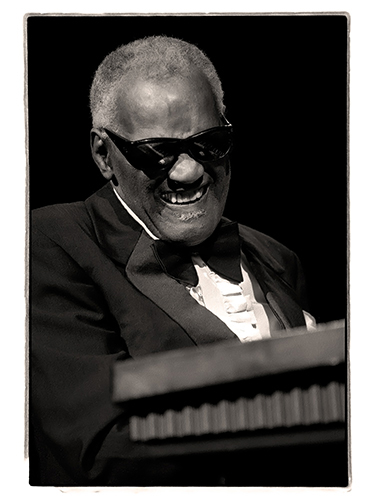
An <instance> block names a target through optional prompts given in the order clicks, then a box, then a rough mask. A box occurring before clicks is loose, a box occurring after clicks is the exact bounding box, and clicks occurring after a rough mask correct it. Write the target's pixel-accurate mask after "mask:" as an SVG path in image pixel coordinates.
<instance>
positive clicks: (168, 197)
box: [161, 185, 208, 205]
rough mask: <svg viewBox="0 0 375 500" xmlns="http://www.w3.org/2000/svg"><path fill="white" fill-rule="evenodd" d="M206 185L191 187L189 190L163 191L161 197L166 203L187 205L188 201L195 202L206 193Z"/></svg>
mask: <svg viewBox="0 0 375 500" xmlns="http://www.w3.org/2000/svg"><path fill="white" fill-rule="evenodd" d="M207 189H208V185H206V186H203V187H201V188H199V189H191V190H190V191H177V192H170V193H163V194H162V195H161V198H162V199H163V200H164V201H165V202H166V203H171V204H172V205H188V204H190V203H196V202H197V201H199V200H200V199H201V198H203V196H204V195H205V194H206V192H207Z"/></svg>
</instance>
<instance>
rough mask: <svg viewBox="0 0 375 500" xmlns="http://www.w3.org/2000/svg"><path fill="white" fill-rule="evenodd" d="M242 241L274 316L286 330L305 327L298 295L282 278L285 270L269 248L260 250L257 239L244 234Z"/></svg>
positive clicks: (251, 267) (244, 250)
mask: <svg viewBox="0 0 375 500" xmlns="http://www.w3.org/2000/svg"><path fill="white" fill-rule="evenodd" d="M241 239H242V249H243V252H244V254H245V256H246V258H247V260H248V263H249V266H250V270H251V271H252V273H253V274H254V276H255V278H256V279H257V280H258V282H259V285H260V287H261V289H262V291H263V293H264V296H265V298H266V300H267V302H268V304H269V306H270V308H271V310H272V312H273V314H274V315H275V316H276V318H277V319H278V320H279V322H280V323H281V324H282V325H283V326H284V328H295V327H298V326H305V319H304V316H303V312H302V309H301V306H300V305H299V304H298V300H297V297H296V294H295V292H294V290H293V289H292V287H291V286H290V285H289V284H288V283H287V282H286V281H285V280H284V279H283V277H282V275H283V274H284V273H285V269H284V268H283V267H282V266H281V265H280V263H279V262H278V261H277V260H276V259H275V258H274V257H273V256H272V254H271V253H270V252H269V251H268V249H267V248H263V247H262V248H260V247H259V245H258V243H257V241H255V239H250V238H248V237H247V236H246V235H245V234H243V233H242V234H241Z"/></svg>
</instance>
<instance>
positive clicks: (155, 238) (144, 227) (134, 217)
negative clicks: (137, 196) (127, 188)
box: [113, 188, 159, 240]
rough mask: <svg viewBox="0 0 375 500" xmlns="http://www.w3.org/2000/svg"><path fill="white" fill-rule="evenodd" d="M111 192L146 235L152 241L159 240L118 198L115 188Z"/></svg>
mask: <svg viewBox="0 0 375 500" xmlns="http://www.w3.org/2000/svg"><path fill="white" fill-rule="evenodd" d="M113 191H114V192H115V195H116V196H117V198H118V200H119V201H120V203H121V205H122V206H123V207H124V208H125V210H126V211H127V212H128V214H129V215H130V216H131V217H133V219H134V220H135V221H136V222H138V224H139V225H140V226H142V227H143V229H144V230H145V231H146V233H147V234H148V235H149V236H150V237H151V238H152V239H153V240H158V239H159V238H158V237H156V236H155V235H154V234H152V232H151V231H150V230H149V229H148V227H147V226H146V224H145V223H144V222H143V221H141V219H140V218H139V217H138V216H137V215H136V214H135V213H134V212H133V210H132V209H131V208H130V207H129V206H128V205H127V204H126V203H125V201H124V200H123V199H122V198H121V197H120V195H119V194H118V192H117V191H116V189H115V188H113Z"/></svg>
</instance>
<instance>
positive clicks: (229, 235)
mask: <svg viewBox="0 0 375 500" xmlns="http://www.w3.org/2000/svg"><path fill="white" fill-rule="evenodd" d="M153 250H154V253H155V256H156V258H157V259H158V261H159V263H160V265H161V267H162V268H163V270H164V272H165V273H166V274H168V275H169V276H171V277H172V278H174V279H176V280H177V281H179V282H180V283H183V284H185V285H191V286H196V285H197V284H198V276H197V273H196V271H195V268H194V265H193V263H192V260H191V256H192V255H193V254H195V253H197V254H199V256H200V257H201V259H202V260H203V261H204V262H205V263H206V264H207V265H208V267H209V268H210V269H212V270H213V271H215V272H216V273H217V274H219V275H220V276H222V277H223V278H226V279H229V280H230V281H235V282H236V283H240V282H241V281H243V278H242V272H241V244H240V237H239V234H238V224H237V223H236V222H225V221H224V222H222V223H221V224H220V225H219V227H218V228H217V229H216V230H215V231H214V233H213V234H212V236H210V238H208V240H206V241H205V242H204V243H202V244H201V245H198V246H195V247H179V246H177V245H174V244H172V243H168V242H166V241H161V240H157V241H155V242H154V243H153Z"/></svg>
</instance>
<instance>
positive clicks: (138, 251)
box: [126, 233, 237, 345]
mask: <svg viewBox="0 0 375 500" xmlns="http://www.w3.org/2000/svg"><path fill="white" fill-rule="evenodd" d="M152 245H153V241H152V240H151V239H150V238H149V237H148V236H147V235H146V234H145V233H143V234H142V235H141V237H140V238H139V240H138V242H137V244H136V245H135V247H134V251H133V253H132V254H131V256H130V258H129V261H128V263H127V266H126V274H127V276H128V279H129V280H130V281H131V282H132V283H133V285H134V286H135V287H136V288H137V289H138V290H139V291H141V292H142V293H143V294H144V295H145V296H146V297H148V298H149V299H151V300H152V301H153V302H154V303H155V304H156V305H157V306H159V307H160V308H161V309H162V310H163V311H165V312H166V313H167V314H168V315H169V316H170V318H172V319H173V320H174V321H176V323H178V324H179V325H180V326H181V327H182V328H183V330H184V331H185V332H186V334H187V335H188V336H189V337H190V338H191V339H192V341H193V342H194V343H195V344H197V345H200V344H207V343H211V342H217V341H218V340H233V339H237V337H236V336H235V334H234V333H233V332H232V331H231V330H230V329H229V328H228V327H227V326H226V325H225V324H224V323H223V322H222V321H221V320H219V319H218V318H217V317H216V316H215V315H214V314H212V313H211V312H210V311H208V310H207V309H206V308H205V307H203V306H201V305H199V304H198V303H197V302H196V301H195V300H194V299H193V298H192V297H191V296H190V294H189V292H188V291H187V290H186V288H185V286H184V285H182V284H180V283H178V282H177V281H176V280H174V279H173V278H171V277H169V276H167V275H166V274H165V273H164V272H163V271H162V269H161V266H160V264H159V262H158V261H157V259H156V257H155V255H154V252H153V248H152ZM159 334H160V335H162V334H163V332H159Z"/></svg>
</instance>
